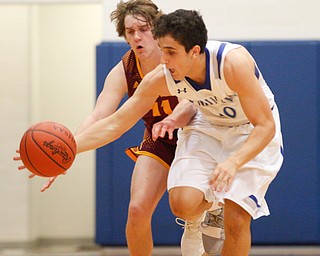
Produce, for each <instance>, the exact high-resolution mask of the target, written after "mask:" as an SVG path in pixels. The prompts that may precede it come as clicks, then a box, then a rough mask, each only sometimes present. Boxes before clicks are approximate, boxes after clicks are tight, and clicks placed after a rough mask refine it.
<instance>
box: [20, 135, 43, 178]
mask: <svg viewBox="0 0 320 256" xmlns="http://www.w3.org/2000/svg"><path fill="white" fill-rule="evenodd" d="M29 132H31V131H28V133H29ZM31 138H32V136H31ZM27 139H28V136H26V137H25V143H24V151H25V153H26V157H27V158H28V161H29V163H30V165H31V166H32V168H33V169H34V170H36V171H37V172H38V173H40V174H41V175H43V176H45V177H48V175H45V174H44V173H42V172H40V171H39V170H38V168H36V167H35V166H34V165H33V163H32V161H31V159H30V158H29V154H28V150H27ZM37 145H38V144H37Z"/></svg>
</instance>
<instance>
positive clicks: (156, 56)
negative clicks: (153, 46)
mask: <svg viewBox="0 0 320 256" xmlns="http://www.w3.org/2000/svg"><path fill="white" fill-rule="evenodd" d="M160 60H161V52H160V51H155V52H153V53H152V54H151V55H149V56H148V57H147V58H143V59H140V60H139V61H140V66H141V71H142V73H143V74H144V75H146V74H147V73H149V72H150V71H152V70H153V69H155V68H156V67H157V66H158V65H159V64H160Z"/></svg>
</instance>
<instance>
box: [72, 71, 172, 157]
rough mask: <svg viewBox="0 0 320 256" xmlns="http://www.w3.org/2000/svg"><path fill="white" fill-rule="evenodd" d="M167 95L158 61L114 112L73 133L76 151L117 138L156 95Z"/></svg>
mask: <svg viewBox="0 0 320 256" xmlns="http://www.w3.org/2000/svg"><path fill="white" fill-rule="evenodd" d="M160 95H161V96H169V95H170V93H169V91H168V89H167V86H166V81H165V77H164V73H163V67H162V65H159V66H158V67H156V68H155V69H154V70H153V71H151V72H149V73H148V74H147V75H146V76H145V77H144V79H143V80H142V82H141V83H140V85H139V87H138V89H137V90H136V92H135V93H134V95H133V96H131V97H130V98H129V99H128V100H127V101H126V102H125V103H124V104H123V105H122V106H121V107H120V108H119V109H118V110H117V111H116V112H115V113H114V114H112V115H110V116H108V117H106V118H103V119H101V120H100V121H98V122H96V123H95V124H93V125H92V126H90V127H89V128H88V129H86V130H85V131H83V132H82V133H81V134H78V135H76V136H75V140H76V143H77V153H81V152H84V151H88V150H92V149H96V148H99V147H102V146H104V145H106V144H109V143H110V142H112V141H114V140H116V139H118V138H120V137H121V136H122V134H124V133H125V132H127V131H128V130H129V129H130V128H131V127H133V126H134V125H135V124H136V123H137V122H138V121H139V119H140V118H141V117H143V116H144V115H145V113H147V112H148V111H149V109H150V108H151V107H152V106H153V104H154V102H155V101H156V99H157V98H158V97H159V96H160Z"/></svg>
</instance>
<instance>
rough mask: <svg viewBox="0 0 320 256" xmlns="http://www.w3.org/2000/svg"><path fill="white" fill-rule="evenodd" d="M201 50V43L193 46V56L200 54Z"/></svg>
mask: <svg viewBox="0 0 320 256" xmlns="http://www.w3.org/2000/svg"><path fill="white" fill-rule="evenodd" d="M200 51H201V48H200V46H199V45H195V46H193V47H192V49H191V53H192V56H193V57H198V56H199V54H200Z"/></svg>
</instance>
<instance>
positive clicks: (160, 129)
mask: <svg viewBox="0 0 320 256" xmlns="http://www.w3.org/2000/svg"><path fill="white" fill-rule="evenodd" d="M174 130H175V124H174V121H173V120H172V119H170V118H165V119H163V120H162V121H160V122H158V123H155V124H154V125H153V127H152V139H153V140H156V139H157V138H158V137H160V138H164V136H165V135H166V133H168V135H169V139H170V140H172V139H173V132H174Z"/></svg>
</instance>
